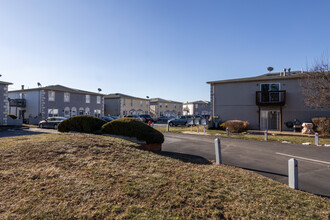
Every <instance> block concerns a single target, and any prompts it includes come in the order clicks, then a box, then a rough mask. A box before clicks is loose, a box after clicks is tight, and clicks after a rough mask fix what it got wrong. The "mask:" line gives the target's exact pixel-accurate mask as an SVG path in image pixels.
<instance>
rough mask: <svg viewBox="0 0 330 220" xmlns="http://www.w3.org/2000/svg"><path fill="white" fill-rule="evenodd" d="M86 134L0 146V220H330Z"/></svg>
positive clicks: (264, 184)
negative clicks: (263, 219) (222, 219)
mask: <svg viewBox="0 0 330 220" xmlns="http://www.w3.org/2000/svg"><path fill="white" fill-rule="evenodd" d="M136 147H137V144H134V143H132V142H128V141H125V140H122V139H117V138H113V137H106V136H98V135H88V134H42V135H31V136H20V137H15V138H1V139H0V198H1V200H0V219H31V218H36V219H84V218H97V219H100V218H108V219H114V218H116V219H130V218H136V219H191V218H193V219H206V218H210V219H219V218H226V219H229V218H232V219H238V218H253V219H256V218H258V219H261V218H267V219H268V218H272V219H283V218H292V219H303V218H306V219H310V218H313V219H328V218H329V217H330V211H329V210H330V201H329V200H328V199H325V198H320V197H318V196H315V195H312V194H309V193H306V192H301V191H296V190H292V189H290V188H289V187H288V186H286V185H284V184H281V183H278V182H275V181H273V180H271V179H268V178H266V177H263V176H260V175H258V174H256V173H253V172H250V171H246V170H242V169H238V168H234V167H230V166H226V165H215V164H214V163H213V162H209V161H207V160H205V159H203V158H199V157H193V156H187V155H180V154H175V153H166V152H162V153H153V152H148V151H143V150H140V149H138V148H136Z"/></svg>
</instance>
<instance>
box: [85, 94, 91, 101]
mask: <svg viewBox="0 0 330 220" xmlns="http://www.w3.org/2000/svg"><path fill="white" fill-rule="evenodd" d="M86 103H91V96H90V95H86Z"/></svg>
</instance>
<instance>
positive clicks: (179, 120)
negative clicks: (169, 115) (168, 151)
mask: <svg viewBox="0 0 330 220" xmlns="http://www.w3.org/2000/svg"><path fill="white" fill-rule="evenodd" d="M189 119H194V117H193V116H191V115H183V116H181V117H180V118H175V119H171V120H170V121H169V122H168V124H169V125H170V126H178V125H185V126H188V120H189Z"/></svg>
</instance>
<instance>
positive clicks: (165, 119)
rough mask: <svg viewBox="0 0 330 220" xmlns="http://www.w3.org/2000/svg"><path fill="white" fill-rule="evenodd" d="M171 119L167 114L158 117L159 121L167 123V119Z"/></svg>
mask: <svg viewBox="0 0 330 220" xmlns="http://www.w3.org/2000/svg"><path fill="white" fill-rule="evenodd" d="M168 120H170V118H169V117H166V116H160V117H159V118H158V119H157V122H160V123H161V122H165V123H167V121H168Z"/></svg>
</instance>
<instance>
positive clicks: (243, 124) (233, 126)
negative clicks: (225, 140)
mask: <svg viewBox="0 0 330 220" xmlns="http://www.w3.org/2000/svg"><path fill="white" fill-rule="evenodd" d="M225 126H226V127H227V128H228V129H229V132H232V133H239V132H242V131H246V130H247V129H248V127H249V122H247V121H241V120H230V121H226V122H225Z"/></svg>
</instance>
